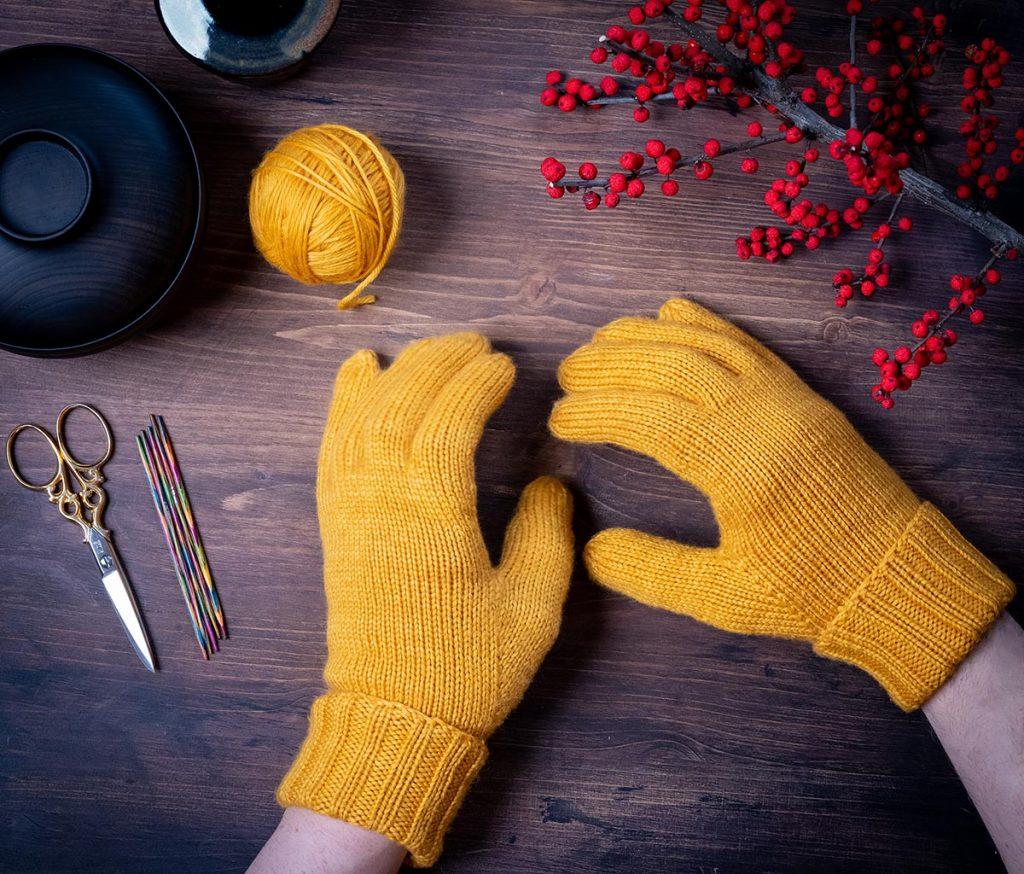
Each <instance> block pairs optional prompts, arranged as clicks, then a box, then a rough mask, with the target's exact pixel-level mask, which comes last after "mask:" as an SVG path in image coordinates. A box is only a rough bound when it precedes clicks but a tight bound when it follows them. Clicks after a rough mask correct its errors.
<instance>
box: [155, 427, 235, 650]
mask: <svg viewBox="0 0 1024 874" xmlns="http://www.w3.org/2000/svg"><path fill="white" fill-rule="evenodd" d="M155 439H156V438H155V436H154V434H153V432H152V429H149V430H148V431H143V432H142V440H143V443H144V444H145V446H146V452H147V454H148V456H149V462H150V464H151V465H152V467H153V469H154V471H155V472H156V474H157V485H158V490H159V493H160V497H161V499H162V504H163V507H164V511H165V514H166V517H167V520H168V522H169V523H170V532H171V539H172V540H173V541H174V545H175V547H176V550H177V554H178V560H179V562H180V564H181V568H182V571H183V572H184V574H185V577H186V579H188V581H189V584H190V586H191V588H192V590H193V591H194V592H195V594H196V596H197V599H198V601H199V608H200V610H199V614H200V618H201V619H202V622H203V626H204V627H205V629H206V631H207V637H208V638H209V641H210V645H211V646H212V647H213V651H214V652H218V651H219V649H220V648H219V647H218V646H217V639H218V638H219V637H220V636H221V635H220V633H218V630H217V629H216V628H215V625H216V617H215V616H214V613H213V605H212V604H211V603H210V599H209V597H208V594H207V592H206V587H205V586H204V585H203V580H202V578H201V577H200V574H199V569H198V568H197V566H196V562H195V559H194V558H193V557H192V553H191V551H190V550H189V548H188V541H187V538H186V535H185V531H184V524H183V520H182V519H181V518H180V516H179V515H178V513H177V511H176V508H175V506H174V503H173V501H172V496H171V488H170V483H169V481H168V477H167V473H166V471H165V470H164V467H163V463H162V459H161V456H160V453H159V451H158V449H157V447H156V445H155Z"/></svg>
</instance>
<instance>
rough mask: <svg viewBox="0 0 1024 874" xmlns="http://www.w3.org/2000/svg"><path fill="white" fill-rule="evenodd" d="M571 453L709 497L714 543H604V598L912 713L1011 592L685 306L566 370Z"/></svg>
mask: <svg viewBox="0 0 1024 874" xmlns="http://www.w3.org/2000/svg"><path fill="white" fill-rule="evenodd" d="M559 380H560V382H561V385H562V387H563V388H564V389H565V391H566V392H567V396H566V397H565V398H564V399H563V400H561V401H560V402H559V403H558V404H557V405H556V407H555V409H554V411H553V412H552V415H551V430H552V431H553V432H554V433H555V434H556V435H557V436H559V437H562V438H563V439H565V440H572V441H578V442H590V443H596V442H607V443H614V444H617V445H619V446H623V447H625V448H627V449H631V450H633V451H635V452H639V453H641V454H644V455H649V456H652V457H653V458H654V459H656V460H657V461H659V462H660V463H661V464H662V465H664V466H665V467H666V468H668V469H669V470H670V471H672V472H673V473H675V474H676V475H677V476H679V477H681V478H683V479H685V480H689V481H690V482H692V483H694V484H695V485H697V486H698V487H699V488H700V489H701V490H702V491H704V492H705V493H706V494H707V496H708V497H709V498H710V501H711V505H712V508H713V509H714V512H715V515H716V517H717V520H718V525H719V530H720V532H721V543H720V545H719V546H718V547H716V548H713V549H701V548H696V547H692V546H686V545H684V544H680V543H675V542H672V541H670V540H665V539H662V538H659V537H653V536H651V535H648V534H644V533H642V532H640V531H631V530H625V529H611V530H607V531H602V532H601V533H599V534H598V535H597V536H596V537H594V538H593V539H592V540H591V541H590V543H588V544H587V547H586V550H585V559H586V562H587V567H588V569H589V571H590V574H591V576H592V577H593V578H594V579H595V580H597V581H598V582H599V583H602V584H603V585H606V586H608V587H610V588H612V589H615V590H617V591H620V592H623V593H625V594H627V595H630V596H632V597H634V598H636V599H638V600H640V601H643V602H645V603H648V604H652V605H654V606H657V607H662V608H665V609H668V610H672V611H675V612H677V613H684V614H687V615H690V616H693V617H694V618H696V619H699V620H701V621H702V622H707V623H710V624H712V625H716V626H718V627H720V628H724V629H727V630H730V631H736V632H741V633H746V634H774V635H780V636H783V637H792V638H800V639H803V640H807V641H810V642H811V643H813V645H814V649H815V651H816V652H818V653H819V654H820V655H824V656H827V657H830V658H835V659H841V660H843V661H847V662H850V663H852V664H854V665H857V666H858V667H860V668H863V669H864V670H866V671H867V672H868V673H869V674H871V675H872V676H873V677H874V678H875V679H876V680H878V682H879V683H881V684H882V686H883V687H884V688H885V689H886V691H887V692H888V693H889V695H890V696H891V697H892V699H893V701H895V702H896V703H897V704H898V705H899V706H900V707H902V708H904V709H905V710H913V709H914V708H916V707H919V706H920V705H921V704H922V702H924V701H925V700H926V699H927V698H928V697H929V696H930V695H931V694H932V693H933V692H934V691H935V690H936V689H937V688H938V687H939V686H940V685H942V683H943V682H945V680H946V679H947V678H948V677H949V676H950V675H951V674H952V673H953V671H954V670H955V668H956V666H957V665H958V664H959V663H960V661H961V660H962V659H963V658H964V657H965V656H966V655H967V653H968V652H969V651H970V650H971V648H972V647H973V646H974V645H975V644H976V643H977V641H978V640H979V638H980V637H981V635H982V634H983V633H984V632H985V630H986V629H987V628H988V626H989V625H990V624H991V623H992V621H993V620H994V619H995V618H996V616H997V615H998V614H999V612H1000V611H1001V610H1002V608H1003V607H1004V606H1005V605H1006V603H1007V602H1008V601H1009V600H1010V598H1011V597H1012V595H1013V585H1012V584H1011V583H1010V581H1009V580H1008V579H1007V578H1006V577H1005V576H1004V575H1003V574H1002V573H1000V571H999V570H998V569H996V568H995V567H994V566H993V565H992V564H991V562H989V561H988V560H987V559H986V558H985V557H984V556H983V555H981V554H980V553H979V552H978V551H977V550H976V549H974V547H972V546H971V545H970V544H969V543H968V542H967V541H966V540H964V538H963V537H961V536H960V534H959V533H958V532H957V531H956V529H955V528H954V527H953V526H952V525H951V524H950V523H949V521H948V520H947V519H946V518H945V517H944V516H943V515H942V514H941V513H939V511H938V510H936V509H935V507H933V506H932V505H931V504H929V503H923V502H921V501H920V500H919V499H918V498H917V497H916V496H915V495H914V494H913V492H911V490H910V489H909V488H907V486H906V485H905V484H904V483H903V481H902V480H901V479H900V478H899V476H897V475H896V473H895V472H894V471H893V470H892V468H891V467H889V465H887V464H886V463H885V462H884V461H883V460H882V459H881V458H880V457H879V456H878V455H877V453H875V452H874V451H873V450H872V449H871V448H870V447H869V446H868V445H867V444H866V443H865V442H864V441H863V439H861V437H860V435H859V434H857V432H856V431H855V430H854V429H853V427H852V426H851V425H850V423H849V422H848V421H847V420H846V418H845V417H844V416H843V415H842V413H840V412H839V411H838V410H837V409H836V408H835V407H834V406H832V404H830V403H828V401H826V400H824V399H823V398H822V397H820V396H819V395H817V394H815V393H814V392H813V391H812V390H811V389H810V388H809V387H808V386H807V385H806V384H805V383H804V382H803V381H802V380H801V379H800V378H799V377H798V376H797V375H796V374H795V373H794V372H793V371H792V370H791V369H790V368H789V367H788V366H786V364H784V363H783V362H782V361H781V360H780V359H779V358H778V357H777V356H775V355H773V354H772V353H771V352H770V351H768V350H767V349H766V348H765V347H764V346H762V345H761V344H760V343H758V342H757V341H756V340H754V339H753V338H752V337H750V336H749V335H748V334H746V333H744V332H743V331H741V330H740V329H739V328H737V327H736V326H734V325H732V324H730V323H729V322H726V321H725V320H723V319H721V318H719V317H718V316H715V315H714V314H712V313H711V312H709V311H708V310H706V309H704V308H703V307H701V306H698V305H697V304H695V303H691V302H690V301H686V300H672V301H669V302H668V303H666V304H665V305H664V306H663V307H662V309H661V313H660V314H659V317H658V318H657V319H643V318H624V319H619V320H618V321H615V322H612V323H611V324H609V325H607V326H605V327H604V328H601V329H600V330H599V331H598V332H597V333H596V334H595V336H594V340H593V342H592V343H590V344H588V345H586V346H583V347H582V348H581V349H578V350H577V351H576V352H574V353H573V354H572V355H571V356H570V357H569V358H568V359H566V360H565V362H563V364H562V367H561V369H560V372H559Z"/></svg>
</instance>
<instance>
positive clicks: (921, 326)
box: [910, 320, 928, 337]
mask: <svg viewBox="0 0 1024 874" xmlns="http://www.w3.org/2000/svg"><path fill="white" fill-rule="evenodd" d="M910 333H911V334H913V335H914V336H915V337H924V336H926V335H927V334H928V326H927V325H926V324H925V323H924V322H922V321H920V320H918V321H916V322H914V324H912V325H911V326H910Z"/></svg>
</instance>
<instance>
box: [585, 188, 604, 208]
mask: <svg viewBox="0 0 1024 874" xmlns="http://www.w3.org/2000/svg"><path fill="white" fill-rule="evenodd" d="M600 205H601V196H600V195H599V194H598V193H597V192H596V191H588V192H587V193H586V194H584V195H583V206H585V207H586V208H587V209H588V210H589V209H597V208H598V207H599V206H600Z"/></svg>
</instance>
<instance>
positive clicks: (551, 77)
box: [544, 70, 562, 85]
mask: <svg viewBox="0 0 1024 874" xmlns="http://www.w3.org/2000/svg"><path fill="white" fill-rule="evenodd" d="M544 80H545V81H546V82H547V83H548V85H557V84H558V83H559V82H561V81H562V74H561V73H560V72H559V71H558V70H552V71H551V72H550V73H548V74H547V75H546V76H545V77H544Z"/></svg>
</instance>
